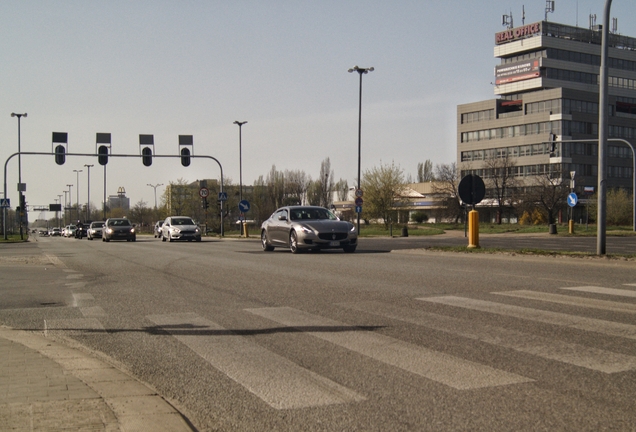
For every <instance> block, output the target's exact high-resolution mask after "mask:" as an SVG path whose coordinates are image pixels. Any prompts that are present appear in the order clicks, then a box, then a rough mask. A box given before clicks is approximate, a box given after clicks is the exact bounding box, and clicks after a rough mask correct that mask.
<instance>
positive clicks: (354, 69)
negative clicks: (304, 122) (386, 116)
mask: <svg viewBox="0 0 636 432" xmlns="http://www.w3.org/2000/svg"><path fill="white" fill-rule="evenodd" d="M373 71H374V68H373V67H370V68H361V67H358V66H354V67H352V68H351V69H349V73H352V72H358V74H359V75H360V96H359V101H358V190H360V164H361V163H360V162H361V156H360V154H361V150H362V75H363V74H366V73H369V72H373ZM358 235H360V213H359V212H358Z"/></svg>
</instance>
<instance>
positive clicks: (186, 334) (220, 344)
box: [76, 284, 636, 410]
mask: <svg viewBox="0 0 636 432" xmlns="http://www.w3.org/2000/svg"><path fill="white" fill-rule="evenodd" d="M632 287H636V284H625V285H623V286H622V287H595V286H574V287H572V286H570V287H559V288H554V289H546V288H542V290H530V289H526V290H493V291H492V292H489V293H480V294H479V295H470V294H462V295H435V296H430V297H417V298H412V299H410V300H409V301H401V302H395V303H392V302H385V301H380V300H368V301H351V302H341V303H337V304H335V305H334V307H337V308H338V309H339V310H342V311H345V312H343V314H342V316H358V314H357V313H358V312H362V313H364V316H365V317H367V318H366V321H365V322H366V323H368V322H369V319H371V320H373V318H369V317H373V316H376V317H378V322H381V323H383V324H386V322H395V323H400V325H406V326H415V327H414V329H415V331H421V332H430V331H432V332H436V334H437V333H439V332H441V334H446V335H449V337H450V339H449V340H451V341H453V343H457V341H461V340H462V339H465V340H467V341H471V344H466V345H467V346H468V347H469V348H467V349H471V348H470V347H474V346H475V345H474V344H483V346H484V347H487V346H491V347H496V348H497V350H494V351H493V352H495V353H497V352H501V351H500V350H510V352H515V353H517V355H524V356H532V358H535V359H541V360H543V361H548V362H553V364H554V366H555V367H558V365H559V364H561V365H568V366H570V367H577V368H581V370H582V371H589V372H596V373H599V374H600V375H602V376H609V375H611V374H618V373H622V372H628V371H634V370H636V356H634V355H628V354H626V353H625V352H629V350H624V351H623V352H614V351H612V349H611V348H608V346H611V344H610V345H608V344H601V343H599V344H596V343H595V342H594V341H595V339H594V338H575V339H569V338H567V337H564V336H563V335H562V334H561V335H559V330H560V329H568V330H569V329H575V330H576V331H579V332H583V333H582V334H590V335H596V336H598V335H602V336H611V337H613V338H621V339H623V340H633V339H636V325H634V324H630V323H629V322H630V319H631V318H630V317H632V316H633V315H634V313H636V302H635V301H633V300H632V299H633V298H634V297H636V289H634V288H632ZM477 297H478V298H477ZM76 303H77V307H80V308H82V314H83V316H84V318H83V321H82V323H83V325H84V326H87V327H91V326H93V327H95V326H98V324H96V323H97V322H98V321H97V320H98V319H99V318H100V317H101V316H102V315H103V313H104V311H103V310H102V309H101V308H99V307H98V306H96V305H94V304H93V303H92V302H91V298H89V297H86V296H82V295H76ZM556 310H559V311H558V312H557V311H556ZM346 311H349V312H351V313H349V314H347V313H346ZM465 311H470V312H471V313H476V314H479V319H474V318H467V314H466V313H460V312H465ZM599 311H600V312H602V313H601V314H600V315H599V314H598V312H599ZM455 312H457V313H455ZM242 313H246V314H249V316H252V317H253V318H254V319H257V320H258V322H261V323H262V325H263V328H269V329H279V330H280V329H290V330H293V331H284V330H282V331H280V332H279V333H280V334H281V335H282V336H281V337H283V338H284V337H286V336H285V335H286V334H293V335H294V338H295V341H297V340H298V339H297V338H298V337H299V335H301V336H300V337H302V338H307V342H306V343H307V344H311V340H319V341H320V343H321V344H324V343H327V344H331V345H333V346H335V347H338V349H341V350H344V351H343V352H347V353H351V355H353V356H356V358H357V359H358V360H357V361H360V360H359V359H364V360H363V361H365V362H371V363H370V364H371V365H382V367H389V368H393V369H394V370H395V371H397V372H399V373H403V374H407V376H413V377H419V378H420V379H424V380H425V381H430V382H432V383H436V384H438V385H441V386H442V387H444V388H447V389H449V390H450V391H458V392H464V391H479V390H481V389H488V388H499V387H508V386H528V385H529V386H532V385H534V383H536V382H537V381H540V380H544V379H547V378H546V372H545V370H544V369H541V370H532V366H525V367H523V368H518V369H515V368H514V367H511V366H510V363H506V362H495V363H492V364H485V363H487V361H486V360H481V361H476V360H475V358H482V359H483V358H484V357H480V356H471V358H470V359H468V358H463V357H462V355H458V354H457V353H456V352H457V351H454V352H453V351H452V350H450V352H452V354H451V353H450V352H445V351H444V350H443V349H440V348H439V346H436V347H435V348H431V347H428V346H425V345H426V344H425V343H421V342H420V343H415V342H412V341H407V340H402V339H401V338H400V337H399V336H396V335H395V334H394V333H391V332H384V331H382V330H381V329H374V328H369V327H365V326H360V325H357V324H352V323H351V322H350V320H342V321H339V320H335V319H333V318H331V317H330V318H328V317H326V316H321V315H319V314H316V313H309V312H307V311H305V310H302V309H301V308H295V307H288V306H280V307H253V308H247V309H243V310H242ZM599 316H601V318H599ZM502 317H506V320H509V319H516V320H520V322H530V323H534V324H537V325H540V326H543V327H542V328H553V329H554V332H552V331H550V332H547V331H544V332H540V331H536V326H523V325H519V326H506V325H505V324H503V322H505V321H506V320H503V321H502V319H501V318H502ZM607 317H611V318H610V319H608V318H607ZM614 317H615V318H614ZM146 319H148V320H149V321H151V322H153V323H154V324H155V325H156V326H157V327H158V328H160V329H162V330H163V331H165V332H166V333H168V334H170V335H172V337H174V338H176V339H177V340H178V341H179V342H181V343H182V344H183V345H184V346H185V347H187V348H188V349H190V350H191V351H192V352H194V353H196V354H197V355H198V356H200V357H201V358H202V359H204V360H205V361H207V362H208V363H209V364H210V365H212V366H213V367H214V368H215V369H217V370H218V371H220V372H221V373H223V374H225V375H226V376H227V377H229V378H230V379H231V380H233V381H234V382H235V383H237V384H238V385H240V386H242V387H243V388H244V389H246V390H247V391H249V392H250V393H252V394H253V395H254V396H256V397H257V398H259V399H260V400H261V401H263V402H264V403H266V404H267V405H269V406H270V407H272V408H274V409H277V410H284V409H301V408H309V407H319V406H328V405H338V404H351V403H359V402H362V401H365V400H367V399H368V398H370V397H372V395H370V394H367V393H366V392H365V391H364V390H361V389H359V388H355V387H356V386H355V385H352V384H351V383H348V384H346V385H345V383H343V382H339V380H338V378H336V377H333V376H323V375H321V374H320V373H317V372H315V371H313V370H310V368H308V367H306V366H304V365H303V364H302V363H301V362H298V361H297V359H296V360H294V359H289V358H287V357H286V356H285V354H283V353H281V352H280V350H275V349H271V348H269V347H268V345H267V342H264V341H259V339H258V338H254V337H246V336H244V332H241V331H236V330H232V329H228V328H225V327H224V326H222V325H221V324H219V322H216V321H213V320H211V319H209V318H207V317H204V316H201V315H199V314H197V313H194V312H185V313H183V312H180V313H166V314H154V315H148V316H146ZM545 326H548V327H545ZM418 329H419V330H418ZM533 329H534V330H533ZM184 330H187V331H184ZM389 334H391V336H389ZM261 343H262V344H261ZM472 349H475V348H472ZM317 355H321V354H320V353H319V354H317ZM325 355H326V354H325ZM466 357H467V356H466ZM345 358H346V357H345ZM530 364H535V363H532V362H530ZM542 364H545V362H544V363H542ZM345 367H346V366H345ZM322 373H323V374H325V375H328V374H327V373H325V372H324V371H323V372H322ZM371 379H372V378H371ZM367 391H368V390H367Z"/></svg>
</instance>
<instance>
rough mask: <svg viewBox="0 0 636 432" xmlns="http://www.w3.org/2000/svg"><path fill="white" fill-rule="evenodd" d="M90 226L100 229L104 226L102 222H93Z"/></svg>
mask: <svg viewBox="0 0 636 432" xmlns="http://www.w3.org/2000/svg"><path fill="white" fill-rule="evenodd" d="M91 226H92V227H93V228H101V227H103V226H104V222H93V223H92V224H91Z"/></svg>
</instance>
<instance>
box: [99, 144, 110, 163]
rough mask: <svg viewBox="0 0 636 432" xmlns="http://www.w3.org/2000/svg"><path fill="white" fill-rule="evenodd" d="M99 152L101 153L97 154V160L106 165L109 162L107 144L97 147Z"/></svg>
mask: <svg viewBox="0 0 636 432" xmlns="http://www.w3.org/2000/svg"><path fill="white" fill-rule="evenodd" d="M97 153H98V154H99V156H97V161H98V162H99V164H100V165H106V164H107V163H108V147H106V146H105V145H101V146H99V148H98V149H97Z"/></svg>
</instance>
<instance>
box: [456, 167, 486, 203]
mask: <svg viewBox="0 0 636 432" xmlns="http://www.w3.org/2000/svg"><path fill="white" fill-rule="evenodd" d="M457 192H458V193H459V197H460V198H461V199H462V201H463V202H464V204H470V205H475V204H479V203H480V202H481V200H483V199H484V196H486V185H484V181H483V180H482V179H481V177H479V176H478V175H475V174H468V175H467V176H466V177H464V178H463V179H462V181H460V182H459V186H458V187H457Z"/></svg>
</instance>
